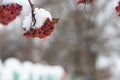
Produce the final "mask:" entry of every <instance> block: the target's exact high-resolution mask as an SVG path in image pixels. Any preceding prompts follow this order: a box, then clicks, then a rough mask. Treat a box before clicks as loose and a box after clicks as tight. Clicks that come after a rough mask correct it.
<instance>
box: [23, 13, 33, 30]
mask: <svg viewBox="0 0 120 80" xmlns="http://www.w3.org/2000/svg"><path fill="white" fill-rule="evenodd" d="M31 23H32V15H31V13H29V15H28V16H26V17H25V19H24V21H23V29H25V30H27V31H28V30H29V29H30V26H31Z"/></svg>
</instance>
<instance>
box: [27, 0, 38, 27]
mask: <svg viewBox="0 0 120 80" xmlns="http://www.w3.org/2000/svg"><path fill="white" fill-rule="evenodd" d="M28 2H29V4H30V7H31V9H32V10H31V13H32V22H33V24H32V26H35V24H36V19H35V14H34V5H33V4H32V2H31V0H28Z"/></svg>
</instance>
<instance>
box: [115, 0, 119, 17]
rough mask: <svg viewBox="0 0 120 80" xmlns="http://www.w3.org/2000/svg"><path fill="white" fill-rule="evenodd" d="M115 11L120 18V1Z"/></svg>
mask: <svg viewBox="0 0 120 80" xmlns="http://www.w3.org/2000/svg"><path fill="white" fill-rule="evenodd" d="M115 9H116V11H117V12H118V16H120V1H119V2H118V6H116V8H115Z"/></svg>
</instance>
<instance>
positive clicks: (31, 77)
mask: <svg viewBox="0 0 120 80" xmlns="http://www.w3.org/2000/svg"><path fill="white" fill-rule="evenodd" d="M63 74H64V69H63V68H62V67H61V66H49V65H43V64H39V63H37V64H33V63H31V62H28V61H26V62H23V63H21V62H20V61H19V60H17V59H15V58H9V59H7V60H6V61H5V62H4V63H2V62H1V61H0V80H61V78H62V76H63Z"/></svg>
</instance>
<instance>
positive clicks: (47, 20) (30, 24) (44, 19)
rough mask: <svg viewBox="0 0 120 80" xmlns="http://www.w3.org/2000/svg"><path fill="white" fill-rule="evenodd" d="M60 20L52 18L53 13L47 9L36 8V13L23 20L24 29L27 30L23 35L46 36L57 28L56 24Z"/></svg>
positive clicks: (28, 36)
mask: <svg viewBox="0 0 120 80" xmlns="http://www.w3.org/2000/svg"><path fill="white" fill-rule="evenodd" d="M58 21H59V19H58V18H56V19H55V18H53V19H52V16H51V14H50V13H49V12H48V11H46V10H45V9H42V8H41V9H38V8H35V9H34V13H32V15H31V14H30V15H28V16H27V17H26V18H25V20H24V21H23V29H24V30H25V33H24V34H23V35H24V36H25V37H26V38H35V37H38V38H40V39H42V38H46V37H48V36H50V35H51V33H52V32H53V30H54V29H55V26H54V25H55V24H56V23H57V22H58Z"/></svg>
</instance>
